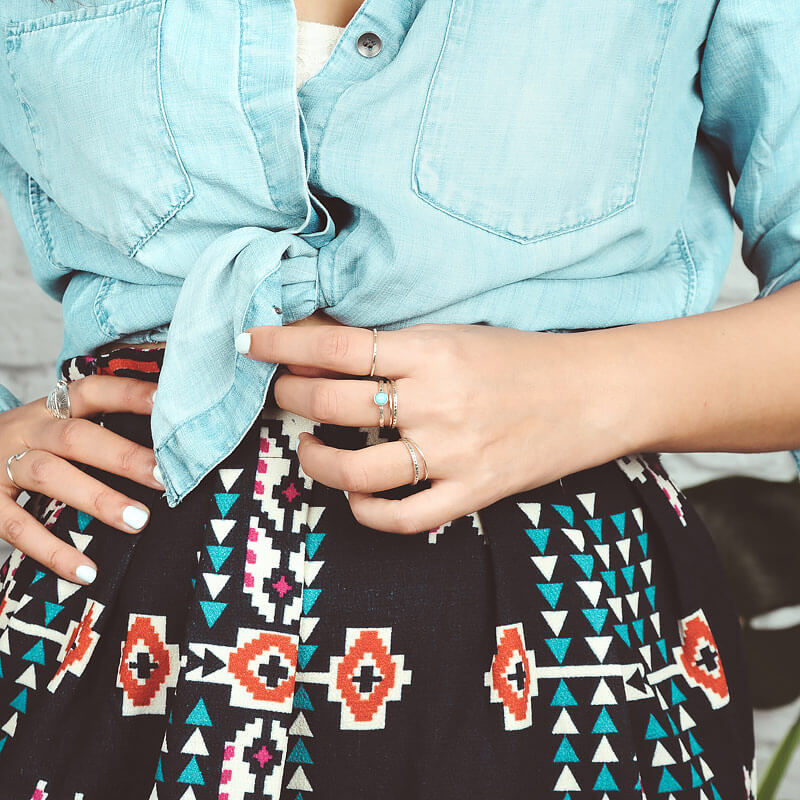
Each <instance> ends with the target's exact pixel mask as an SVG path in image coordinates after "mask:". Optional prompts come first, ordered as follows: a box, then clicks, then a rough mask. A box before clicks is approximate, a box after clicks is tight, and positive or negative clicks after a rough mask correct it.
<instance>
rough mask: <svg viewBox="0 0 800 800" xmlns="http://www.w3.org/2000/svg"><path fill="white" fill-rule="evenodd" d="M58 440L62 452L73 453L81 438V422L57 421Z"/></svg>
mask: <svg viewBox="0 0 800 800" xmlns="http://www.w3.org/2000/svg"><path fill="white" fill-rule="evenodd" d="M58 422H59V423H60V424H59V427H58V440H59V442H60V444H61V446H62V447H63V449H64V452H65V453H67V454H70V453H72V452H74V450H75V447H76V445H77V444H78V441H79V440H80V436H81V429H82V427H83V426H82V424H81V423H82V422H83V420H80V419H65V420H58Z"/></svg>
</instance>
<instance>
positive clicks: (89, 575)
mask: <svg viewBox="0 0 800 800" xmlns="http://www.w3.org/2000/svg"><path fill="white" fill-rule="evenodd" d="M75 577H76V578H77V579H78V580H79V581H82V582H83V583H92V582H93V581H94V579H95V578H96V577H97V570H96V569H95V568H94V567H90V566H89V565H88V564H81V565H80V566H79V567H77V568H76V570H75Z"/></svg>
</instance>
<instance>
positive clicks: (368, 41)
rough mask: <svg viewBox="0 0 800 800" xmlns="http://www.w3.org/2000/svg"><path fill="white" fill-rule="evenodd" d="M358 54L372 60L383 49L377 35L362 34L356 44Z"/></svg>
mask: <svg viewBox="0 0 800 800" xmlns="http://www.w3.org/2000/svg"><path fill="white" fill-rule="evenodd" d="M356 46H357V47H358V52H359V53H361V55H362V56H364V57H365V58H372V57H373V56H376V55H378V53H380V51H381V48H382V47H383V42H381V37H380V36H378V34H377V33H362V34H361V36H359V37H358V41H357V42H356Z"/></svg>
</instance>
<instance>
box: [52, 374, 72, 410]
mask: <svg viewBox="0 0 800 800" xmlns="http://www.w3.org/2000/svg"><path fill="white" fill-rule="evenodd" d="M68 387H69V384H68V383H67V382H66V381H65V380H64V378H59V380H58V383H57V384H56V385H55V386H54V387H53V390H52V391H51V392H50V394H49V395H47V410H48V412H50V416H51V417H55V419H69V418H70V417H71V416H72V408H71V406H70V402H69V388H68Z"/></svg>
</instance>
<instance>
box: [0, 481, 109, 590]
mask: <svg viewBox="0 0 800 800" xmlns="http://www.w3.org/2000/svg"><path fill="white" fill-rule="evenodd" d="M0 538H2V539H4V540H5V541H6V542H8V543H9V544H10V545H12V546H13V547H16V548H17V549H18V550H21V551H22V552H23V553H25V555H27V556H30V557H31V558H32V559H33V560H34V561H38V562H39V563H40V564H43V565H44V566H45V567H47V568H48V569H51V570H52V571H53V572H55V573H56V574H57V575H60V576H61V577H62V578H65V579H66V580H68V581H72V582H73V583H80V584H83V585H86V584H87V583H91V582H92V581H93V580H94V579H95V576H96V575H97V565H96V564H95V563H94V561H92V560H91V559H90V558H87V557H86V556H85V555H83V553H81V552H79V551H78V550H76V549H75V548H74V547H72V546H71V545H68V544H67V543H66V542H62V541H61V539H59V538H58V537H57V536H54V535H53V534H52V533H50V531H48V530H47V528H45V527H44V525H41V524H39V522H37V521H36V519H34V518H33V517H32V516H31V515H30V514H29V513H28V512H27V511H25V510H23V509H22V508H20V507H19V506H18V505H17V504H16V503H15V502H14V501H13V500H11V499H10V498H9V497H7V496H5V495H2V494H0Z"/></svg>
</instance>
